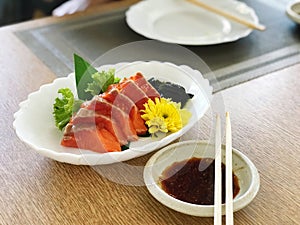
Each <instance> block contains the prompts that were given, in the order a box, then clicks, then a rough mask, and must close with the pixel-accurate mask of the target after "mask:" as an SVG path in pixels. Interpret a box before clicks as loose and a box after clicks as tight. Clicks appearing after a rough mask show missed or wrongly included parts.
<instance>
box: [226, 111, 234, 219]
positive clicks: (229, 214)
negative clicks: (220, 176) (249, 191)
mask: <svg viewBox="0 0 300 225" xmlns="http://www.w3.org/2000/svg"><path fill="white" fill-rule="evenodd" d="M232 188H233V187H232V135H231V123H230V116H229V112H226V225H233V200H232V199H233V194H232Z"/></svg>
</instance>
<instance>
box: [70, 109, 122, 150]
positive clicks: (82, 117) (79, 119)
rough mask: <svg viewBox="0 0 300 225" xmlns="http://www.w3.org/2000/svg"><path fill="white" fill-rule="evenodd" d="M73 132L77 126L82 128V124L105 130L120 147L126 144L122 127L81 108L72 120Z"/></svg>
mask: <svg viewBox="0 0 300 225" xmlns="http://www.w3.org/2000/svg"><path fill="white" fill-rule="evenodd" d="M72 122H73V125H74V126H73V130H76V129H78V128H76V127H77V126H79V127H82V124H89V125H90V126H91V127H93V125H94V126H97V128H98V129H101V128H105V129H106V130H108V131H109V132H110V133H111V134H112V135H114V136H115V137H116V139H117V140H118V142H119V144H120V145H126V144H128V141H127V137H126V136H125V134H124V133H123V131H122V127H121V126H119V125H118V124H117V123H116V122H115V121H113V120H111V119H110V118H109V117H106V116H103V115H101V114H99V113H97V112H95V111H92V110H88V109H86V108H81V109H80V110H79V111H78V112H77V114H76V115H75V116H74V117H73V119H72Z"/></svg>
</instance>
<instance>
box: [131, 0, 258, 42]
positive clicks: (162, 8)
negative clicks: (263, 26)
mask: <svg viewBox="0 0 300 225" xmlns="http://www.w3.org/2000/svg"><path fill="white" fill-rule="evenodd" d="M202 1H203V2H205V3H207V4H210V5H211V6H214V7H216V8H220V9H222V10H224V11H227V12H229V13H230V14H232V15H236V16H239V17H241V18H243V19H246V20H248V21H250V22H252V23H255V24H258V18H257V16H256V14H255V12H254V10H253V9H252V8H250V7H249V6H247V5H246V4H245V3H242V2H239V1H235V0H222V1H220V0H202ZM126 21H127V24H128V25H129V27H130V28H131V29H133V30H134V31H135V32H137V33H139V34H141V35H143V36H145V37H147V38H150V39H155V40H160V41H163V42H168V43H176V44H184V45H212V44H219V43H224V42H232V41H235V40H238V39H240V38H242V37H246V36H247V35H249V34H250V33H251V31H252V30H251V29H249V28H248V27H246V26H244V25H241V24H238V23H235V22H232V21H230V20H228V19H226V18H224V17H222V16H219V15H216V14H213V13H211V12H208V11H206V10H204V9H202V8H200V7H198V6H195V5H193V4H191V3H189V2H186V1H184V0H163V1H162V0H144V1H141V2H139V3H137V4H135V5H133V6H132V7H130V8H129V10H128V11H127V12H126Z"/></svg>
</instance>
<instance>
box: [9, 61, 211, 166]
mask: <svg viewBox="0 0 300 225" xmlns="http://www.w3.org/2000/svg"><path fill="white" fill-rule="evenodd" d="M108 68H115V69H116V75H117V76H118V77H129V76H130V75H133V74H135V73H136V72H138V71H139V72H142V73H143V74H144V76H145V77H146V78H151V77H155V78H157V79H159V80H162V81H171V82H173V83H177V84H180V85H182V86H184V87H185V89H186V91H187V92H188V93H192V94H194V97H193V99H192V100H191V101H189V103H188V104H187V106H186V108H188V110H189V111H190V112H191V113H192V118H191V119H190V121H189V123H188V124H187V125H186V126H185V127H183V129H181V130H180V131H178V132H176V133H173V134H170V135H168V136H166V137H164V138H162V139H161V140H153V139H151V138H150V137H149V138H140V139H139V140H138V141H136V142H132V143H131V144H130V148H129V149H128V150H125V151H122V152H111V153H103V154H99V153H95V152H91V151H88V150H81V149H76V148H66V147H63V146H61V145H60V141H61V138H62V132H61V131H59V130H58V129H57V128H56V127H55V123H54V119H53V115H52V112H53V103H54V100H55V98H56V97H57V96H58V93H57V91H58V89H60V88H64V87H69V88H70V89H71V90H72V91H73V93H74V94H75V93H76V85H75V79H74V74H70V75H69V76H68V77H64V78H58V79H56V80H54V81H53V83H51V84H46V85H43V86H41V88H40V89H39V90H38V91H37V92H34V93H32V94H30V95H29V96H28V99H27V100H26V101H24V102H22V103H20V109H19V111H18V112H16V113H15V115H14V117H15V121H14V123H13V126H14V128H15V130H16V133H17V135H18V137H19V138H20V139H21V140H22V141H24V142H25V143H27V144H28V145H30V146H31V147H32V148H33V149H35V150H36V151H37V152H38V153H40V154H42V155H44V156H46V157H49V158H52V159H54V160H57V161H60V162H66V163H70V164H76V165H101V164H109V163H114V162H120V161H125V160H129V159H132V158H135V157H138V156H142V155H145V154H147V153H149V152H151V151H154V150H156V149H158V148H161V147H163V146H165V145H167V144H169V143H170V142H172V141H174V140H175V139H177V138H179V137H180V136H181V135H183V134H184V133H185V132H187V131H188V130H189V129H190V128H191V127H192V126H193V125H194V124H195V123H196V122H197V121H198V120H199V119H200V118H201V117H202V116H203V114H204V113H205V112H206V110H207V109H208V108H209V106H210V100H211V97H212V87H211V86H209V83H208V81H207V80H206V79H204V78H203V77H202V75H201V73H200V72H199V71H197V70H193V69H191V68H190V67H188V66H184V65H182V66H176V65H174V64H171V63H162V62H155V61H153V62H133V63H119V64H116V65H106V66H102V67H100V68H99V70H106V69H108Z"/></svg>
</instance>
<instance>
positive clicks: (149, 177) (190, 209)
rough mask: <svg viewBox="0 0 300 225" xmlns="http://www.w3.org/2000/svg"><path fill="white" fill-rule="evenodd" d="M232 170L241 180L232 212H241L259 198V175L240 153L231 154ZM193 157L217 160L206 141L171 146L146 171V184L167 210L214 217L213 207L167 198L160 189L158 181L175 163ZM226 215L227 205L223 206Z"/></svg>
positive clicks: (159, 153) (212, 149)
mask: <svg viewBox="0 0 300 225" xmlns="http://www.w3.org/2000/svg"><path fill="white" fill-rule="evenodd" d="M232 151H233V152H232V162H233V164H232V168H233V172H234V174H235V175H236V176H237V177H238V181H239V186H240V191H239V193H238V194H237V196H235V198H234V200H233V210H234V211H238V210H240V209H242V208H244V207H245V206H247V205H248V204H249V203H250V202H251V201H252V200H253V199H254V197H255V196H256V194H257V192H258V190H259V186H260V180H259V174H258V171H257V169H256V167H255V166H254V164H253V163H252V162H251V161H250V159H249V158H247V157H246V156H245V155H244V154H242V153H241V152H240V151H238V150H236V149H233V150H232ZM192 157H197V158H214V145H212V144H209V143H208V142H207V141H195V140H191V141H183V142H178V143H175V144H172V145H169V146H167V147H165V148H163V149H161V150H160V151H158V152H156V153H155V154H154V155H153V156H152V157H151V158H150V159H149V161H148V162H147V164H146V166H145V169H144V181H145V184H146V186H147V188H148V190H149V192H150V193H151V194H152V196H153V197H154V198H156V200H158V201H159V202H161V203H162V204H164V205H166V206H167V207H169V208H171V209H173V210H175V211H178V212H181V213H185V214H188V215H192V216H200V217H213V215H214V206H213V205H197V204H191V203H187V202H184V201H181V200H178V199H176V198H174V197H172V196H170V195H169V194H167V193H166V192H165V191H164V190H163V189H162V188H161V186H160V182H159V177H160V176H161V174H162V173H163V171H164V170H165V169H166V168H167V167H169V166H171V165H172V164H173V163H174V162H180V161H183V160H185V159H190V158H192ZM222 162H223V163H224V164H225V146H224V145H222ZM222 212H223V214H224V213H225V204H223V205H222Z"/></svg>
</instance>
